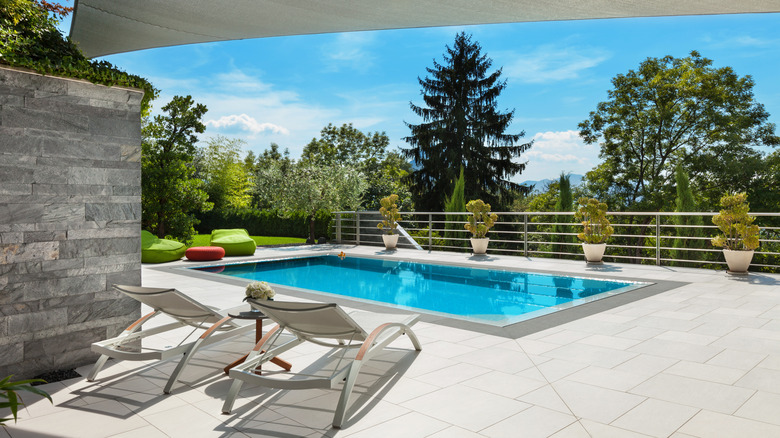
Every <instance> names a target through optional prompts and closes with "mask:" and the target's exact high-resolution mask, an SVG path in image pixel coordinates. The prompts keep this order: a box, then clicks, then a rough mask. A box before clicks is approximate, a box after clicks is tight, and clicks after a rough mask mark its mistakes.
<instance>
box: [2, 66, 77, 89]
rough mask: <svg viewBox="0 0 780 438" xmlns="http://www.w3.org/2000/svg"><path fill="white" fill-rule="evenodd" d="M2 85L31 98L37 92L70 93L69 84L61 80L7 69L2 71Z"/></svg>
mask: <svg viewBox="0 0 780 438" xmlns="http://www.w3.org/2000/svg"><path fill="white" fill-rule="evenodd" d="M0 84H3V85H5V86H7V87H9V88H12V89H14V90H19V91H24V92H25V95H29V96H32V95H34V94H35V92H36V91H46V92H48V93H51V94H63V95H64V94H66V93H67V92H68V85H67V83H65V82H64V81H63V80H61V79H56V78H52V77H51V76H43V75H40V74H37V73H29V72H20V71H18V70H14V69H7V68H2V69H0Z"/></svg>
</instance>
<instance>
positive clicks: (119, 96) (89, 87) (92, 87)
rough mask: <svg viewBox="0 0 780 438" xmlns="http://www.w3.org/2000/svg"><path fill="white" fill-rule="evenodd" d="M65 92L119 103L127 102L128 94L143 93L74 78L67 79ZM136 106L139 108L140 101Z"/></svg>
mask: <svg viewBox="0 0 780 438" xmlns="http://www.w3.org/2000/svg"><path fill="white" fill-rule="evenodd" d="M63 94H66V93H63ZM67 94H68V95H70V96H80V97H87V98H89V99H94V100H102V101H106V102H119V103H127V101H128V94H141V95H142V96H143V93H141V92H140V91H139V90H135V89H130V88H122V87H108V86H106V85H98V84H93V83H90V82H85V81H75V80H74V81H67ZM138 108H139V109H140V101H139V106H138ZM139 114H140V113H139Z"/></svg>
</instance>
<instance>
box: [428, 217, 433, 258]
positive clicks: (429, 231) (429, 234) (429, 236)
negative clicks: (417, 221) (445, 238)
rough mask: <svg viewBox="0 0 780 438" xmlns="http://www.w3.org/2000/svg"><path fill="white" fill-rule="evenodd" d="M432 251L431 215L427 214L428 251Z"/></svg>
mask: <svg viewBox="0 0 780 438" xmlns="http://www.w3.org/2000/svg"><path fill="white" fill-rule="evenodd" d="M432 250H433V215H432V214H430V213H429V214H428V251H432Z"/></svg>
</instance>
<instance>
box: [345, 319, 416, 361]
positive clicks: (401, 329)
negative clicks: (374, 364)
mask: <svg viewBox="0 0 780 438" xmlns="http://www.w3.org/2000/svg"><path fill="white" fill-rule="evenodd" d="M391 329H396V330H398V332H397V333H395V334H393V335H391V336H390V337H389V338H388V339H387V340H386V341H387V343H388V344H389V343H390V342H392V341H393V340H394V339H395V338H397V337H398V336H401V335H402V334H405V333H406V332H407V331H408V330H409V326H407V325H406V324H401V323H400V322H388V323H385V324H382V325H380V326H379V327H377V328H375V329H374V330H373V331H372V332H371V334H369V335H368V337H367V338H366V340H365V341H363V346H361V347H360V350H358V353H357V355H356V356H355V360H363V357H364V356H365V355H366V353H368V352H369V350H370V349H371V348H372V347H373V346H374V344H376V343H377V341H378V339H379V336H380V335H381V334H382V333H384V332H386V331H387V330H391Z"/></svg>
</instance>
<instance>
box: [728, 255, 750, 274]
mask: <svg viewBox="0 0 780 438" xmlns="http://www.w3.org/2000/svg"><path fill="white" fill-rule="evenodd" d="M753 252H754V251H753V250H750V251H732V250H730V249H724V250H723V256H724V257H726V264H727V265H729V272H733V273H735V274H747V271H748V267H750V262H751V261H752V260H753Z"/></svg>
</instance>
